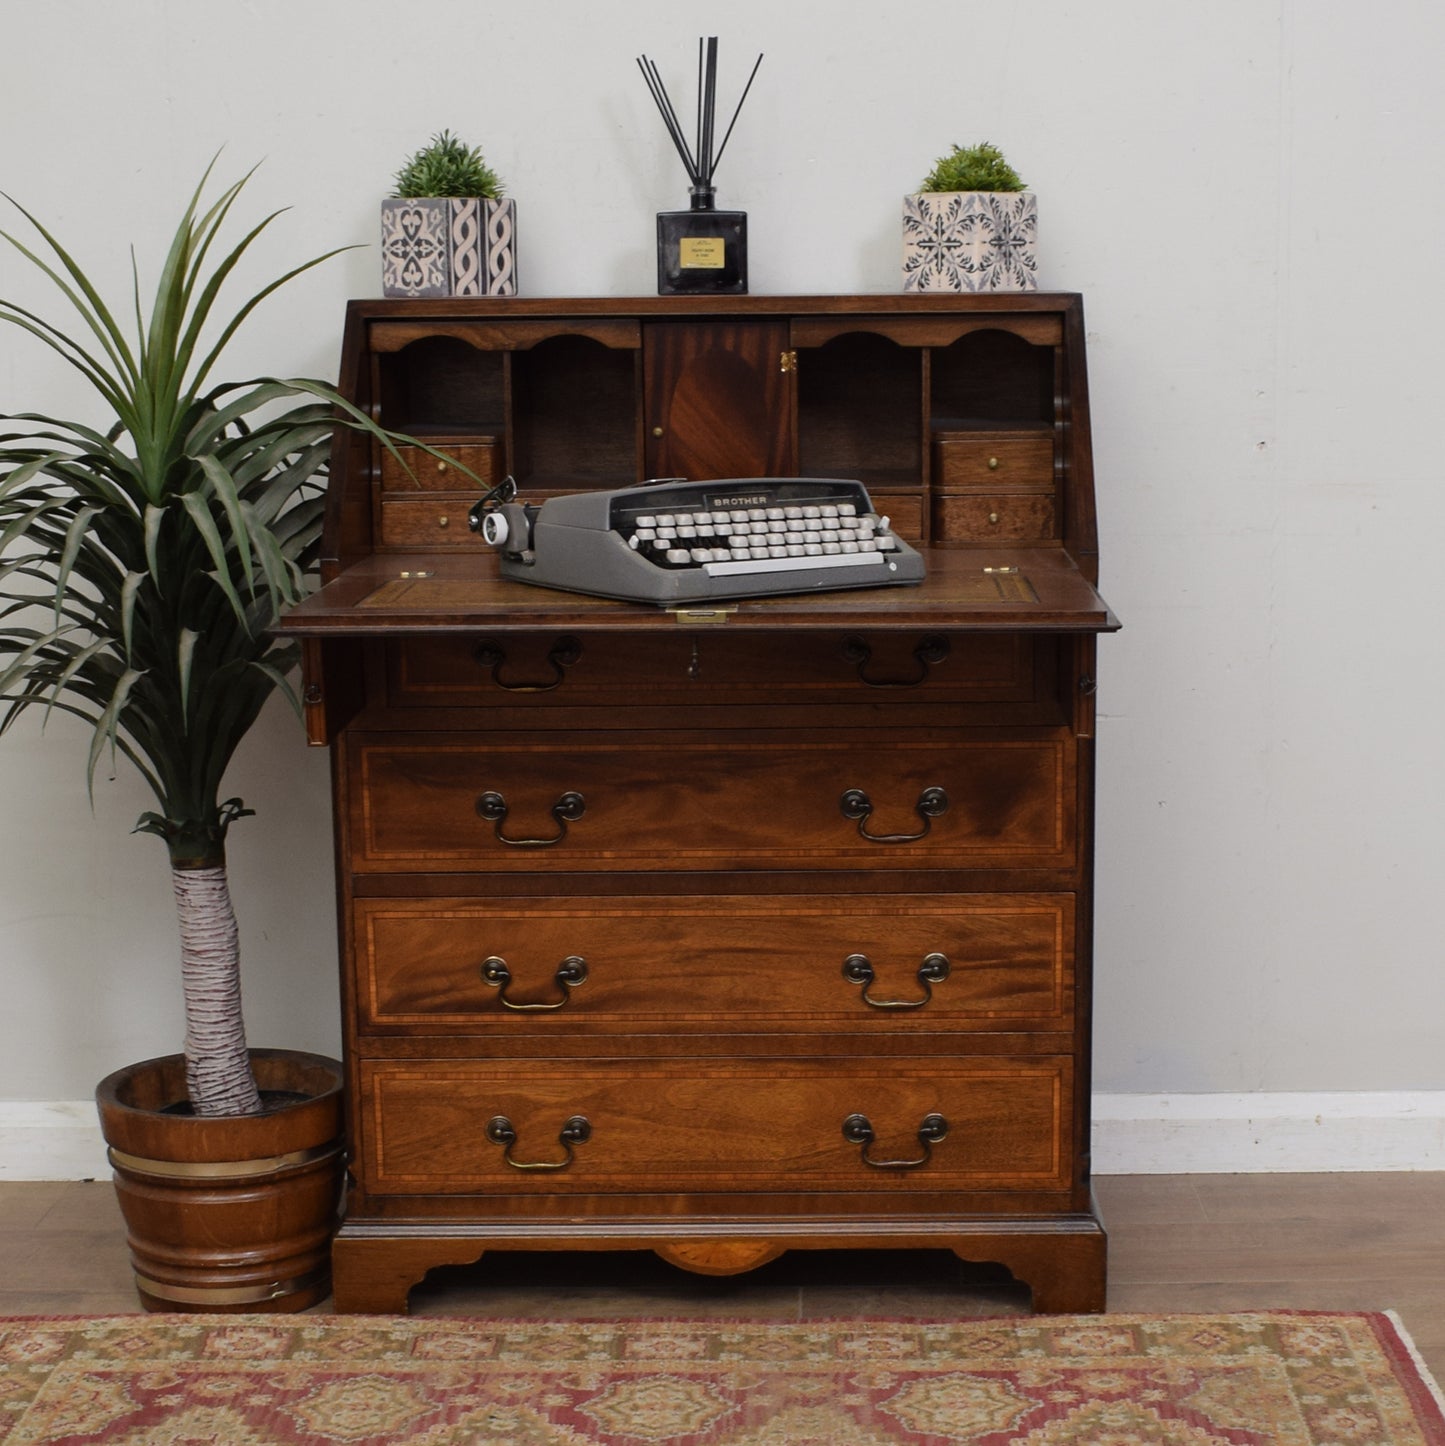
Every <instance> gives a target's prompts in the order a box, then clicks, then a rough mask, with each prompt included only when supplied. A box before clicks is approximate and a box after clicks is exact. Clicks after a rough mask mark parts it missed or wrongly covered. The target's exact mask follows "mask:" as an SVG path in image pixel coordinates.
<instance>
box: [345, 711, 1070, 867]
mask: <svg viewBox="0 0 1445 1446" xmlns="http://www.w3.org/2000/svg"><path fill="white" fill-rule="evenodd" d="M545 737H546V736H545V735H538V740H545ZM1075 771H1076V755H1075V751H1074V745H1073V741H1072V739H1071V738H1070V737H1069V736H1068V735H1067V734H1066V733H1064V732H1063V731H1062V730H1057V731H1051V732H1048V733H1043V732H1042V731H1040V733H1039V734H1037V735H1035V736H1032V737H1016V736H1009V737H1005V738H996V739H989V740H983V739H969V740H967V741H959V742H953V743H948V742H944V743H940V742H932V741H927V742H923V741H916V740H913V739H909V738H888V739H876V738H875V739H873V740H871V741H870V742H868V743H866V744H865V743H860V742H858V741H846V742H843V741H836V740H830V741H822V740H817V741H813V742H811V743H808V744H806V745H805V744H803V743H801V742H799V741H797V740H796V739H793V740H792V741H787V742H753V743H749V742H741V741H737V740H735V739H728V740H726V741H725V742H723V743H718V742H716V741H714V740H713V739H712V738H708V737H705V736H698V735H656V736H653V737H648V735H637V734H633V735H628V737H627V739H626V741H618V738H617V736H616V735H610V736H606V737H603V736H600V735H596V734H593V735H579V736H577V737H569V738H558V739H556V740H554V741H526V742H522V741H505V742H493V743H487V744H485V745H484V744H481V743H475V742H460V741H458V740H457V736H456V735H454V734H444V733H440V734H427V735H422V736H419V737H416V738H415V739H414V740H413V741H409V739H408V735H406V734H397V735H362V736H361V737H360V739H359V740H358V743H357V746H356V747H355V748H354V750H353V751H352V753H351V780H350V788H351V799H352V804H351V806H352V810H353V812H352V831H353V837H352V867H353V868H354V869H356V870H358V871H361V872H367V871H396V870H420V871H429V870H437V869H451V868H457V867H466V868H486V869H488V870H492V871H503V870H509V871H534V870H537V869H604V868H605V869H611V870H616V869H620V868H639V869H642V868H645V869H655V870H683V869H730V868H755V867H759V866H764V865H766V866H772V867H779V868H804V869H806V868H815V869H827V868H852V867H856V866H858V865H864V866H866V867H869V868H878V869H893V868H908V867H919V866H923V867H934V868H943V867H956V868H1037V869H1054V868H1065V867H1068V866H1070V865H1071V864H1072V863H1073V860H1074V848H1075V839H1074V826H1073V821H1074V813H1075V806H1076V805H1075V800H1076V791H1077V790H1076V780H1075Z"/></svg>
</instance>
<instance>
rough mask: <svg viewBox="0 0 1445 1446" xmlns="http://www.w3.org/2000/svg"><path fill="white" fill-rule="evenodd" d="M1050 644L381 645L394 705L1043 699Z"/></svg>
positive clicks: (912, 636)
mask: <svg viewBox="0 0 1445 1446" xmlns="http://www.w3.org/2000/svg"><path fill="white" fill-rule="evenodd" d="M434 510H435V509H434ZM463 521H465V519H463ZM432 524H433V526H434V525H435V519H432ZM449 525H450V524H449ZM463 530H464V531H465V528H463ZM1054 649H1055V644H1054V640H1053V639H1051V638H1037V637H1032V636H1030V635H1028V634H1023V633H977V634H972V635H970V634H966V633H954V634H946V633H938V632H929V631H927V630H919V631H916V632H899V633H893V632H873V633H866V632H862V633H860V632H839V633H832V634H825V635H819V636H816V637H805V638H799V637H796V636H794V637H783V638H769V639H768V641H767V644H766V646H759V643H758V640H757V638H756V637H752V636H749V635H747V634H729V633H727V632H726V631H722V632H716V633H702V634H688V633H685V632H683V631H682V630H680V629H679V630H678V631H677V632H675V633H662V634H657V635H654V636H652V637H649V638H648V640H647V646H646V647H638V646H637V639H636V637H635V636H629V635H627V634H624V633H586V634H580V633H579V634H569V633H566V632H560V631H559V632H556V633H552V634H545V633H544V634H540V635H516V634H508V635H502V634H497V633H490V634H489V633H478V634H473V635H466V634H462V635H456V634H447V635H443V636H437V637H418V638H401V639H396V640H393V641H391V642H389V643H388V644H387V701H388V703H389V704H390V705H391V706H392V707H396V708H471V707H485V706H487V705H495V704H507V705H509V706H513V705H517V704H521V705H525V706H529V707H537V708H549V707H572V706H579V705H588V704H592V705H603V706H607V705H613V706H618V707H625V708H635V707H636V706H637V705H638V704H639V703H642V702H645V703H647V704H648V705H650V706H653V707H656V706H658V705H659V704H662V703H676V704H680V705H681V704H685V705H688V706H693V705H696V704H699V703H710V704H719V703H721V704H727V703H749V702H757V703H786V702H799V703H806V702H819V701H821V702H841V703H860V702H861V703H868V704H876V703H878V702H879V701H880V700H884V701H897V700H901V699H907V700H909V701H913V700H917V701H918V702H939V703H1027V702H1030V701H1032V700H1034V699H1038V700H1039V701H1040V703H1041V704H1042V703H1043V702H1044V701H1045V699H1046V698H1047V697H1048V696H1049V693H1048V691H1047V690H1049V689H1050V688H1051V686H1052V682H1053V679H1052V676H1051V674H1050V671H1049V670H1050V667H1051V665H1053V666H1056V665H1055V664H1054Z"/></svg>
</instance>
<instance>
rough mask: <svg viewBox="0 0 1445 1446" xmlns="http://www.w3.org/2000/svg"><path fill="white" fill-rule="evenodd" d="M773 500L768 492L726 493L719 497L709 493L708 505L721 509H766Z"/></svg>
mask: <svg viewBox="0 0 1445 1446" xmlns="http://www.w3.org/2000/svg"><path fill="white" fill-rule="evenodd" d="M772 500H773V499H772V498H771V497H770V496H769V495H768V494H767V493H766V492H734V493H731V494H728V493H724V494H723V495H722V496H718V495H717V494H716V493H709V494H708V499H707V505H708V506H709V507H711V508H720V507H766V506H767V504H768V503H769V502H771V501H772Z"/></svg>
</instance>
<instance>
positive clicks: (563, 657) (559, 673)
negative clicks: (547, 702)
mask: <svg viewBox="0 0 1445 1446" xmlns="http://www.w3.org/2000/svg"><path fill="white" fill-rule="evenodd" d="M472 656H473V657H474V658H475V659H476V660H477V662H478V663H479V664H481V666H482V667H484V668H490V669H491V670H492V682H494V683H495V684H496V685H497V687H499V688H501V689H503V690H505V691H506V692H508V693H550V692H551V691H552V689H553V688H555V687H557V686H558V684H560V683H561V682H562V680H563V678H564V677H565V676H566V670H567V669H568V668H570V667H571V666H572V664H573V663H575V662H577V660H578V659H579V658H581V656H582V644H581V643H579V642H578V641H577V639H576V638H574V637H571V636H570V635H569V636H567V637H562V638H558V639H557V641H556V642H555V643H553V644H552V648H551V651H550V652H549V653H548V654H547V662H548V663H549V664H550V665H551V668H552V677H551V678H550V679H549V680H548V681H547V682H545V683H505V682H503V681H502V669H503V667H504V666H505V665H506V662H507V654H506V651H505V649H504V648H503V647H502V645H501V644H500V643H499V642H497V641H496V640H495V639H494V638H486V639H484V640H483V641H482V642H480V643H478V644H477V646H476V648H475V650H474V651H473V653H472Z"/></svg>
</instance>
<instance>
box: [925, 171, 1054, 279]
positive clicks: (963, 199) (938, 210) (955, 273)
mask: <svg viewBox="0 0 1445 1446" xmlns="http://www.w3.org/2000/svg"><path fill="white" fill-rule="evenodd" d="M1038 234H1039V208H1038V198H1037V197H1036V196H1035V195H1034V193H1033V192H1032V191H932V192H922V193H920V194H918V195H916V196H905V197H904V198H903V289H904V290H905V291H1037V290H1038V285H1039V278H1038V257H1037V254H1036V251H1037V246H1038Z"/></svg>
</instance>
